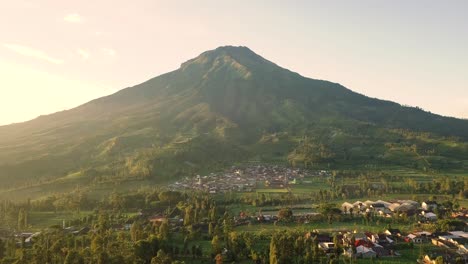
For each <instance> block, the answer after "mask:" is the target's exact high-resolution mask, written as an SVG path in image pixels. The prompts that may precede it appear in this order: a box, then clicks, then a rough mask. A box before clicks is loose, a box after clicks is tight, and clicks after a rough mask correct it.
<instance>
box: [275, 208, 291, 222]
mask: <svg viewBox="0 0 468 264" xmlns="http://www.w3.org/2000/svg"><path fill="white" fill-rule="evenodd" d="M292 217H293V212H292V210H291V208H281V209H280V210H279V212H278V219H279V220H280V221H285V222H289V221H291V220H292Z"/></svg>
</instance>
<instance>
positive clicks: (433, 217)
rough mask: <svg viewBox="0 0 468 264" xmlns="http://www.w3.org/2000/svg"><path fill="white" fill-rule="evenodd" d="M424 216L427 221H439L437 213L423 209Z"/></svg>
mask: <svg viewBox="0 0 468 264" xmlns="http://www.w3.org/2000/svg"><path fill="white" fill-rule="evenodd" d="M422 216H423V217H424V219H425V220H426V221H437V215H436V214H434V213H432V212H428V213H426V212H425V211H423V212H422Z"/></svg>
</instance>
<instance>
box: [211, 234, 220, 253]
mask: <svg viewBox="0 0 468 264" xmlns="http://www.w3.org/2000/svg"><path fill="white" fill-rule="evenodd" d="M211 249H212V251H213V253H214V254H217V253H221V249H222V245H221V241H220V239H219V237H218V236H214V237H213V239H212V240H211Z"/></svg>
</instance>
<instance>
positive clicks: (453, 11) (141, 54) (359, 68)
mask: <svg viewBox="0 0 468 264" xmlns="http://www.w3.org/2000/svg"><path fill="white" fill-rule="evenodd" d="M0 6H1V9H0V125H3V124H10V123H14V122H22V121H26V120H30V119H33V118H35V117H37V116H39V115H44V114H49V113H53V112H57V111H61V110H65V109H70V108H73V107H76V106H78V105H80V104H83V103H85V102H87V101H89V100H92V99H95V98H98V97H101V96H104V95H108V94H111V93H114V92H116V91H118V90H120V89H123V88H126V87H129V86H133V85H136V84H139V83H141V82H144V81H146V80H147V79H150V78H152V77H155V76H158V75H160V74H163V73H165V72H168V71H172V70H175V69H177V68H178V67H179V66H180V64H181V63H182V62H184V61H187V60H189V59H191V58H194V57H196V56H198V55H199V54H200V53H202V52H203V51H206V50H211V49H214V48H216V47H218V46H223V45H236V46H247V47H249V48H250V49H252V50H253V51H254V52H256V53H258V54H259V55H261V56H263V57H265V58H267V59H268V60H271V61H273V62H275V63H277V64H278V65H280V66H282V67H285V68H288V69H290V70H292V71H295V72H298V73H300V74H301V75H303V76H307V77H311V78H315V79H324V80H330V81H333V82H337V83H340V84H342V85H344V86H346V87H347V88H349V89H351V90H354V91H356V92H359V93H362V94H365V95H367V96H370V97H376V98H380V99H385V100H391V101H396V102H398V103H400V104H404V105H410V106H417V107H421V108H423V109H425V110H427V111H430V112H433V113H438V114H441V115H446V116H454V117H459V118H468V48H467V47H468V16H466V10H468V1H464V0H459V1H456V0H449V1H435V0H434V1H431V0H427V1H426V0H424V1H422V0H413V1H407V0H392V1H375V0H356V1H348V0H341V1H339V0H323V1H313V0H304V1H298V0H297V1H295V0H291V1H277V0H258V1H254V0H239V1H218V0H197V1H195V0H193V1H188V0H187V1H178V0H170V1H158V0H133V1H126V0H125V1H123V0H96V1H91V0H84V1H63V0H36V1H33V0H15V1H10V0H0Z"/></svg>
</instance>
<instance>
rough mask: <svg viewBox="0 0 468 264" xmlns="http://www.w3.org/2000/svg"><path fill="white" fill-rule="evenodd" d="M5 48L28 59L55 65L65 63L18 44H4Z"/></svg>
mask: <svg viewBox="0 0 468 264" xmlns="http://www.w3.org/2000/svg"><path fill="white" fill-rule="evenodd" d="M3 47H5V48H7V49H9V50H11V51H14V52H16V53H18V54H20V55H23V56H26V57H31V58H35V59H39V60H43V61H47V62H50V63H54V64H62V63H63V61H62V60H60V59H57V58H53V57H51V56H49V55H47V54H46V53H45V52H44V51H42V50H38V49H34V48H30V47H27V46H23V45H18V44H10V43H4V44H3Z"/></svg>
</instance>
